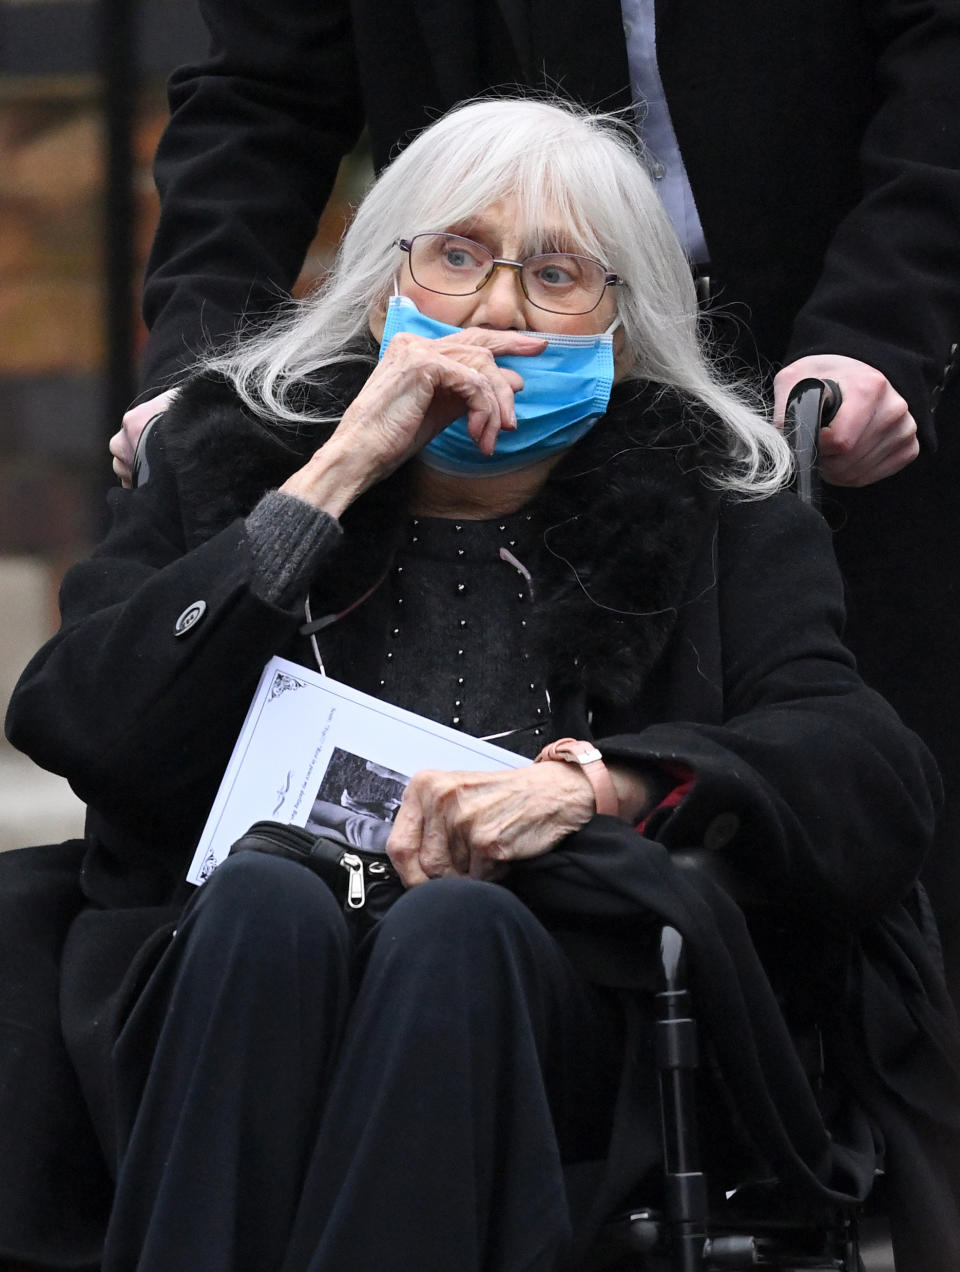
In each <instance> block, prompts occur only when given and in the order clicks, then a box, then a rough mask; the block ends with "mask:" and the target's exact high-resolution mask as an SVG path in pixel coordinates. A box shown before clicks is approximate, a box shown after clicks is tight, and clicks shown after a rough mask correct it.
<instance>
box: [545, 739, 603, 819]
mask: <svg viewBox="0 0 960 1272" xmlns="http://www.w3.org/2000/svg"><path fill="white" fill-rule="evenodd" d="M541 760H566V762H567V763H568V764H579V765H580V767H581V768H582V770H583V773H584V776H585V777H586V778H587V780H588V781H589V783H590V785H591V786H592V787H593V798H594V802H595V803H596V806H597V812H598V813H602V814H604V815H605V816H608V817H616V816H617V814H618V812H619V811H620V801H619V799H618V798H617V792H616V789H615V787H614V785H613V779H612V778H611V776H610V774H609V772H608V771H607V766H606V764H604V762H603V755H602V753H601V752H600V751H598V750H597V748H596V747H595V746H594V745H593V743H592V742H584V741H580V740H578V739H577V738H558V739H557V741H556V742H550V743H548V744H547V745H546V746H545V747H544V748H543V750H542V751H541V752H540V754H539V755H538V756H537V757H536V759H535V760H534V763H535V764H537V763H539V762H540V761H541Z"/></svg>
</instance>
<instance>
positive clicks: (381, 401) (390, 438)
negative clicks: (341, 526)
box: [280, 327, 546, 516]
mask: <svg viewBox="0 0 960 1272" xmlns="http://www.w3.org/2000/svg"><path fill="white" fill-rule="evenodd" d="M545 347H546V341H545V340H544V339H542V338H541V337H539V336H529V335H526V334H524V333H523V332H519V331H512V330H511V331H500V330H495V329H493V328H485V327H470V328H467V329H466V330H464V331H460V332H455V333H453V334H452V335H449V336H442V337H441V338H440V339H438V340H430V339H427V338H426V337H424V336H416V335H412V334H410V333H409V332H400V333H398V334H397V335H396V336H394V338H393V339H392V340H391V341H390V344H389V346H388V347H387V351H386V353H385V354H384V356H383V358H382V359H381V361H380V362H379V363H378V365H377V366H376V367H375V368H374V370H373V372H372V373H371V375H370V378H369V379H368V380H367V382H366V384H365V385H364V386H363V388H362V389H361V390H360V392H359V393H358V394H357V396H356V398H355V399H354V401H353V402H352V403H351V405H350V406H349V407H348V408H347V410H346V411H345V412H344V415H343V419H342V420H341V421H340V423H339V425H338V426H337V428H336V429H335V430H334V433H333V435H332V436H331V437H330V439H329V440H328V441H327V442H326V443H325V444H324V445H323V446H321V447H320V449H319V450H317V451H316V452H315V453H314V455H313V456H312V457H311V459H310V460H308V462H307V463H306V464H305V465H304V466H303V468H301V469H299V470H298V471H297V472H296V473H294V474H293V475H292V476H291V477H290V478H288V480H287V481H286V482H285V483H284V484H283V485H282V486H281V487H280V489H281V490H282V491H284V492H285V493H286V494H290V495H296V496H297V497H298V498H301V499H305V500H306V501H307V502H308V503H312V504H313V505H314V506H315V507H318V508H323V509H324V510H325V511H326V512H329V513H330V514H331V515H332V516H339V515H340V513H342V512H343V511H344V509H345V508H347V507H349V505H350V504H351V503H352V502H353V500H354V499H356V498H357V496H358V495H360V494H362V493H363V491H364V490H367V489H369V487H370V486H373V485H375V484H376V483H377V482H379V481H382V480H383V479H384V478H385V477H387V476H388V475H389V474H390V473H391V472H393V470H394V469H396V468H398V467H399V466H400V465H401V464H402V463H403V462H404V461H405V460H407V459H410V458H411V457H412V456H413V455H416V454H418V453H419V452H420V451H421V450H422V449H423V447H424V446H426V444H427V443H428V442H429V441H430V440H431V439H432V438H434V437H435V436H436V435H437V433H439V432H440V431H441V430H442V429H444V428H446V427H447V425H448V424H451V423H453V421H454V420H455V419H456V418H457V417H458V416H460V415H463V414H464V412H466V415H467V430H468V432H469V434H470V436H471V437H472V438H473V440H474V441H475V442H476V444H477V446H478V448H479V449H480V450H481V451H482V452H483V453H484V454H485V455H490V454H492V453H493V449H494V446H495V445H496V440H497V436H498V434H499V433H500V430H501V429H513V428H516V414H515V411H514V404H513V397H514V394H515V393H517V392H519V390H520V389H521V388H522V387H523V380H522V379H521V377H520V376H519V375H517V373H516V372H515V371H511V370H508V369H506V368H504V367H498V366H497V364H496V362H495V361H494V358H495V357H497V356H499V355H504V354H511V355H514V356H516V355H523V356H535V355H536V354H538V353H541V352H542V351H543V349H544V348H545Z"/></svg>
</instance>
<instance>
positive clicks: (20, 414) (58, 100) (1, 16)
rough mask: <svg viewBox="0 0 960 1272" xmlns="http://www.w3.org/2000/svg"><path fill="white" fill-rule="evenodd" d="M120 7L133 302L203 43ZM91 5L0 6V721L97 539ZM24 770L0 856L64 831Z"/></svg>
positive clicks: (46, 790) (175, 20)
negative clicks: (186, 68)
mask: <svg viewBox="0 0 960 1272" xmlns="http://www.w3.org/2000/svg"><path fill="white" fill-rule="evenodd" d="M126 3H128V4H129V5H132V6H133V7H134V9H135V21H134V32H135V43H136V48H135V59H134V60H135V64H136V65H137V66H138V67H139V71H138V73H137V76H136V92H135V107H134V113H133V121H132V149H133V160H134V172H133V196H134V211H135V225H134V235H133V242H134V256H135V260H134V265H133V271H134V280H133V281H134V290H135V292H136V289H137V287H138V285H139V279H140V276H141V274H142V270H143V266H144V263H145V261H146V255H147V252H148V250H149V246H150V242H151V238H152V235H153V229H154V225H155V222H156V217H157V211H158V208H157V200H156V193H155V191H154V187H153V180H152V176H151V160H152V156H153V151H154V149H155V146H156V143H157V140H158V138H159V136H160V133H161V131H162V129H163V127H164V124H165V122H166V117H167V107H166V97H165V91H164V84H165V79H166V75H167V74H168V72H169V71H170V69H172V67H173V66H175V65H177V64H178V63H179V62H181V61H187V60H189V59H190V58H191V57H192V56H194V55H195V54H196V53H198V52H199V51H201V50H202V49H203V47H204V45H205V34H204V32H203V28H202V25H201V23H200V19H199V17H198V14H197V12H196V7H195V3H194V0H126ZM105 9H106V5H105V4H104V0H100V3H99V4H98V3H96V2H95V0H0V710H2V709H4V708H5V706H6V702H7V699H8V696H9V692H10V690H11V688H12V686H13V684H14V683H15V680H16V676H17V674H18V673H19V670H20V669H21V668H22V666H23V664H24V662H25V661H26V658H27V657H29V655H30V653H32V652H33V650H34V649H35V648H36V647H37V646H38V645H39V644H40V643H41V642H42V641H43V640H44V639H46V637H47V635H49V634H50V633H51V632H52V631H54V630H55V628H56V621H57V616H56V590H57V587H58V584H59V579H60V577H61V576H62V573H63V571H64V569H65V568H66V567H67V566H68V565H69V564H70V562H71V561H73V560H75V559H77V557H79V556H81V555H84V554H85V553H86V552H87V551H88V550H89V548H90V546H91V545H92V544H93V542H95V541H96V539H97V538H98V537H99V535H100V533H101V532H102V528H103V503H104V495H105V492H106V490H107V489H108V487H109V485H110V484H111V483H112V481H113V476H112V472H111V469H110V459H109V455H108V453H107V449H106V445H107V439H108V438H109V436H110V434H111V433H112V432H114V431H115V429H116V428H117V427H118V425H119V420H118V419H112V418H109V414H110V413H109V411H108V409H107V408H106V406H105V403H106V402H107V400H108V394H107V391H106V386H105V380H104V377H105V368H106V367H107V348H106V341H107V335H106V332H107V325H106V311H105V301H106V291H105V282H104V277H105V271H104V265H105V244H106V242H107V236H108V234H110V233H111V232H112V227H109V226H107V225H106V224H105V215H104V196H105V188H104V186H105V174H106V171H107V161H106V140H105V138H106V128H105V115H104V83H103V79H102V76H101V75H100V74H99V62H100V48H101V38H100V37H101V34H102V32H101V29H100V27H99V23H100V21H101V19H102V16H103V13H104V11H105ZM365 178H366V167H365V161H364V159H363V156H362V154H361V156H359V157H358V158H356V159H354V160H352V161H348V163H347V164H345V169H344V173H343V174H342V176H341V183H340V186H339V188H338V194H337V195H336V196H335V198H334V200H333V201H332V203H331V206H330V208H329V209H328V211H327V214H326V215H325V216H324V219H323V222H322V223H321V226H320V227H319V229H318V234H317V239H316V241H315V243H314V245H313V248H312V249H311V252H310V254H309V256H308V260H307V264H306V267H305V270H304V276H303V278H302V280H301V283H300V284H299V285H298V289H299V287H302V286H305V285H307V284H308V283H309V281H310V280H311V279H313V278H315V277H316V276H318V275H319V274H321V273H322V271H323V269H324V267H325V265H326V262H327V261H328V260H329V257H330V253H331V251H332V249H333V246H334V244H335V242H336V239H337V237H338V236H339V233H340V231H341V229H342V226H343V223H344V218H345V217H346V216H347V215H348V199H349V197H351V196H355V195H356V192H357V190H358V188H362V184H363V181H364V180H365ZM135 299H136V296H135ZM130 322H131V328H132V338H133V347H134V350H135V351H136V350H137V349H139V348H141V347H142V344H143V341H144V339H145V336H146V332H145V331H144V330H143V328H142V325H141V324H140V321H139V318H138V315H137V312H136V309H134V312H132V313H131V318H130ZM28 772H29V769H27V768H24V762H22V761H21V760H20V758H19V757H16V756H14V755H13V753H12V751H11V749H10V748H9V747H8V746H7V745H6V744H4V743H0V849H2V848H7V847H11V846H15V845H16V844H17V843H24V842H27V841H28V840H29V839H31V838H35V837H37V836H42V837H54V836H55V835H56V834H57V827H59V826H64V827H66V828H68V829H72V828H74V827H75V826H76V824H77V807H76V803H75V801H73V800H72V797H71V796H69V795H68V794H67V795H63V793H62V789H60V788H62V785H63V784H62V783H61V784H60V788H57V787H55V786H51V785H50V783H49V782H47V783H46V784H45V785H41V786H38V788H37V791H36V793H35V795H34V794H31V792H30V790H29V789H28V787H29V783H28V782H27V778H26V776H25V774H27V773H28ZM37 780H38V782H42V779H40V778H38V779H37ZM25 782H27V785H26V786H25ZM58 801H59V803H58ZM41 804H42V805H44V806H46V807H47V808H48V809H49V807H50V806H51V805H56V806H57V807H58V808H60V807H61V805H62V809H61V811H62V814H63V815H62V816H61V815H60V814H59V813H58V815H57V817H56V818H54V819H53V821H52V822H51V819H50V818H49V817H43V816H41V815H40V813H39V808H40V805H41ZM31 806H35V807H36V810H37V811H36V814H35V815H32V816H31V813H30V808H31ZM64 818H65V820H64ZM65 833H66V831H65Z"/></svg>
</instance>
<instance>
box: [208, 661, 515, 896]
mask: <svg viewBox="0 0 960 1272" xmlns="http://www.w3.org/2000/svg"><path fill="white" fill-rule="evenodd" d="M529 763H530V761H529V760H528V759H526V758H525V757H524V756H521V755H515V754H514V753H513V752H512V751H506V750H504V749H503V748H502V747H499V746H493V745H492V744H491V743H489V742H484V741H482V740H480V739H479V738H472V737H470V736H469V735H468V734H465V733H460V732H458V731H457V730H456V729H451V728H448V727H447V726H446V725H443V724H437V723H435V722H434V721H433V720H427V719H425V718H424V717H423V716H419V715H417V714H416V713H415V712H412V711H404V710H403V709H402V708H400V707H393V706H390V704H389V703H386V702H380V701H379V699H377V698H371V697H370V695H369V694H365V693H360V692H359V690H357V689H351V688H350V687H349V685H343V684H340V683H339V682H338V681H336V680H331V679H330V678H329V676H325V675H323V674H322V673H321V672H319V671H314V670H312V669H311V668H309V667H301V666H300V665H299V664H298V663H293V662H289V661H288V660H287V659H285V658H271V660H270V661H269V662H268V663H267V665H266V667H265V668H264V670H263V675H262V676H261V678H260V683H259V685H258V687H257V691H256V693H255V694H254V697H253V701H252V702H251V704H250V709H249V711H248V712H247V717H246V720H245V721H244V723H243V728H242V729H241V730H240V736H239V737H238V738H237V742H236V745H235V746H234V748H233V754H232V755H231V757H230V762H229V763H228V765H227V769H226V772H225V773H224V776H223V781H222V782H221V783H220V789H219V790H218V791H217V795H216V798H215V799H214V801H213V807H212V808H211V810H210V816H209V817H208V818H207V824H206V826H205V827H204V830H203V834H202V835H201V837H200V842H199V844H198V846H197V850H196V852H195V853H194V856H193V861H192V862H191V864H190V869H189V871H188V873H187V878H188V879H189V881H190V882H191V883H196V884H200V883H203V881H204V880H205V879H206V878H207V877H208V876H209V875H210V874H211V873H212V872H213V870H214V869H216V867H217V866H218V865H219V864H220V862H221V861H223V859H224V858H225V857H226V856H227V854H228V853H229V851H230V847H231V845H232V844H233V843H234V842H235V841H236V840H237V839H239V838H240V836H241V835H242V834H244V832H245V831H246V830H247V829H248V828H249V827H250V826H251V825H252V824H253V823H254V822H255V821H261V820H265V819H271V820H273V821H281V822H285V823H287V824H288V825H294V826H309V827H310V828H313V826H314V825H316V826H317V828H318V833H322V829H323V827H324V826H325V825H329V824H331V819H332V818H336V817H338V816H345V815H349V814H359V815H361V816H363V817H372V818H378V819H380V820H382V821H384V822H388V823H389V822H392V821H393V817H394V815H395V813H396V810H397V808H398V807H399V805H400V799H401V797H402V795H403V790H404V787H405V786H406V784H407V782H408V781H409V780H410V777H411V776H412V775H413V774H414V773H416V772H417V771H418V770H419V769H448V770H450V769H453V770H456V769H468V770H473V771H475V772H477V771H484V772H489V771H491V770H494V769H504V768H520V767H522V766H523V765H525V764H529Z"/></svg>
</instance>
